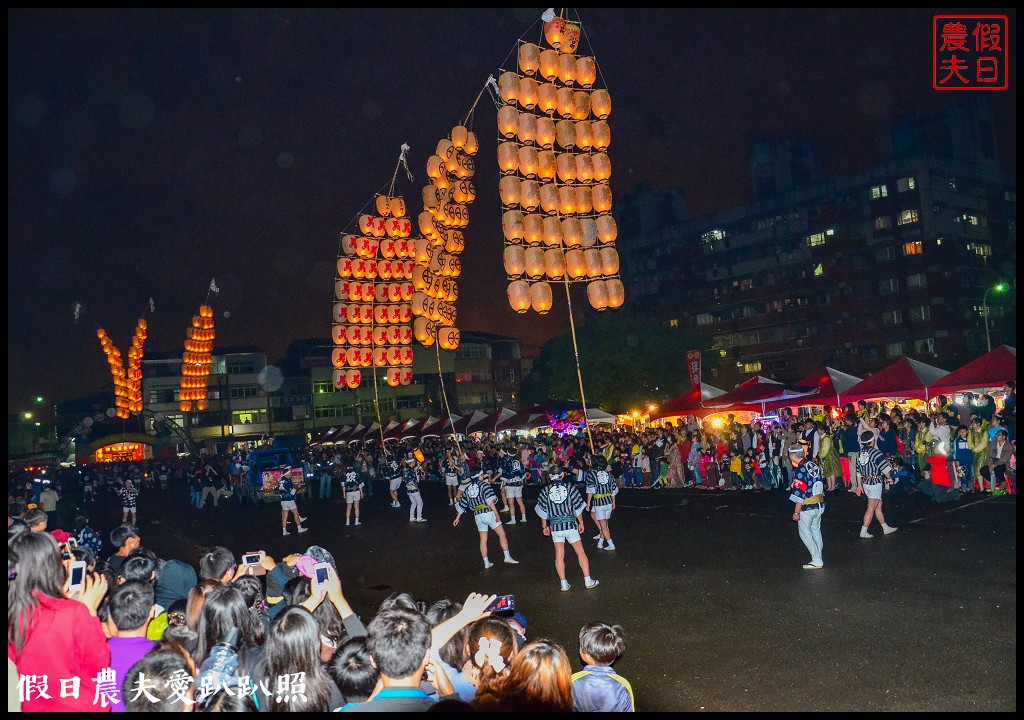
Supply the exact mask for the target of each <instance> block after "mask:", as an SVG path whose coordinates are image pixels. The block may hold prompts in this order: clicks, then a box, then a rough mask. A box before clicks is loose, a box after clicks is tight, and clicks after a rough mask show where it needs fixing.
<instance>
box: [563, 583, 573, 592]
mask: <svg viewBox="0 0 1024 720" xmlns="http://www.w3.org/2000/svg"><path fill="white" fill-rule="evenodd" d="M571 587H572V585H570V584H569V583H567V582H563V583H562V586H561V588H562V592H565V591H566V590H568V589H570V588H571Z"/></svg>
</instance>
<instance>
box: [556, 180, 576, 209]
mask: <svg viewBox="0 0 1024 720" xmlns="http://www.w3.org/2000/svg"><path fill="white" fill-rule="evenodd" d="M558 212H559V214H561V215H572V214H573V213H575V212H576V188H575V187H573V186H572V185H562V186H560V187H559V188H558Z"/></svg>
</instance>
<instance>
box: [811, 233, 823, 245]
mask: <svg viewBox="0 0 1024 720" xmlns="http://www.w3.org/2000/svg"><path fill="white" fill-rule="evenodd" d="M824 244H825V233H823V232H820V233H814V234H813V235H808V236H807V247H820V246H821V245H824Z"/></svg>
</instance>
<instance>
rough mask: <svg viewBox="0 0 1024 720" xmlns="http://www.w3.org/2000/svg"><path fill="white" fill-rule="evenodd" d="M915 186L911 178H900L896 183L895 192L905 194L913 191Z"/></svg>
mask: <svg viewBox="0 0 1024 720" xmlns="http://www.w3.org/2000/svg"><path fill="white" fill-rule="evenodd" d="M916 186H917V183H915V182H914V178H912V177H905V178H900V179H899V180H897V181H896V191H897V192H907V191H908V190H913V189H914V188H915V187H916Z"/></svg>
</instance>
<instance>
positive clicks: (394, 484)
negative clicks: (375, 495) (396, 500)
mask: <svg viewBox="0 0 1024 720" xmlns="http://www.w3.org/2000/svg"><path fill="white" fill-rule="evenodd" d="M389 487H390V488H391V492H396V491H397V490H398V488H400V487H402V478H396V479H395V480H392V481H391V485H390V486H389Z"/></svg>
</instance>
